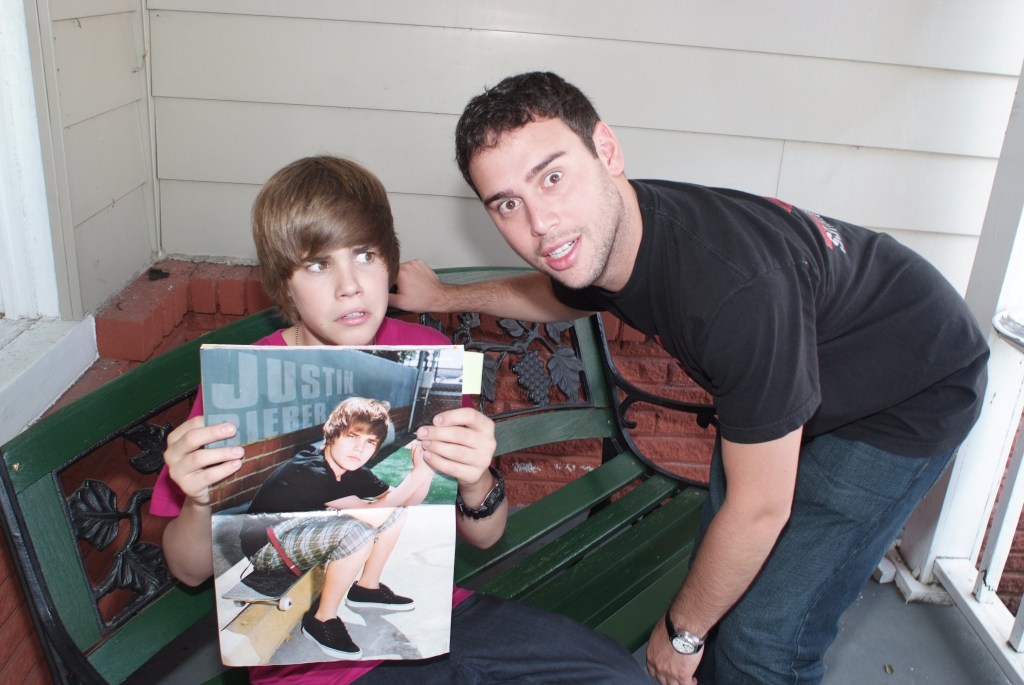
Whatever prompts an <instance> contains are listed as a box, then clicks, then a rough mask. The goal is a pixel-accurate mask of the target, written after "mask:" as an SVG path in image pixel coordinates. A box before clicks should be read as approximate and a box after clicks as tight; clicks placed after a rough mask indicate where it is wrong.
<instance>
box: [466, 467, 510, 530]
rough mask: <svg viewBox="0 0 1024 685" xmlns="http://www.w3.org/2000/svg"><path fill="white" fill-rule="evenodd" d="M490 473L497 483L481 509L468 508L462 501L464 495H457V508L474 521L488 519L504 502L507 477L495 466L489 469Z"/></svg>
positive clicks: (485, 498) (482, 503)
mask: <svg viewBox="0 0 1024 685" xmlns="http://www.w3.org/2000/svg"><path fill="white" fill-rule="evenodd" d="M488 471H490V472H491V474H492V475H493V476H494V477H495V478H496V479H497V482H496V483H495V484H494V487H493V488H491V491H490V492H488V493H487V497H484V501H483V502H481V503H480V506H479V507H476V508H475V509H474V508H473V507H469V506H466V503H465V502H464V501H462V495H461V494H459V493H456V494H455V507H456V508H457V509H458V510H459V513H460V514H462V515H463V516H468V517H469V518H471V519H474V520H479V519H483V518H487V517H488V516H490V515H491V514H493V513H494V512H495V511H497V510H498V505H499V504H501V503H502V502H503V501H504V499H505V477H504V476H503V475H501V471H499V470H498V469H496V468H494V467H493V466H491V467H488Z"/></svg>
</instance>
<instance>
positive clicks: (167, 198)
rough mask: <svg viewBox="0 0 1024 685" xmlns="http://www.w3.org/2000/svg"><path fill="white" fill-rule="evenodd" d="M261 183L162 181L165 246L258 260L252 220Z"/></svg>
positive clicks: (167, 249) (172, 251)
mask: <svg viewBox="0 0 1024 685" xmlns="http://www.w3.org/2000/svg"><path fill="white" fill-rule="evenodd" d="M258 191H259V186H258V185H236V184H232V183H193V182H188V181H160V223H161V226H162V227H163V236H164V239H163V250H164V252H165V253H167V254H169V255H189V256H197V257H201V256H214V257H231V258H235V259H240V260H243V261H247V262H251V263H255V261H256V247H255V246H254V245H253V242H252V230H251V228H250V224H249V216H250V211H251V209H252V202H253V200H255V199H256V193H257V192H258Z"/></svg>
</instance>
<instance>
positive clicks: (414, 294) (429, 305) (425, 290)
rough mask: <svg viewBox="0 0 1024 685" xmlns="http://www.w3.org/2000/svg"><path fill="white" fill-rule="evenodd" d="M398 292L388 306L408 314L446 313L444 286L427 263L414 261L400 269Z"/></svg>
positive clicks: (406, 263)
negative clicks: (443, 304)
mask: <svg viewBox="0 0 1024 685" xmlns="http://www.w3.org/2000/svg"><path fill="white" fill-rule="evenodd" d="M395 285H396V291H395V293H394V294H392V295H390V296H389V297H388V304H389V305H391V306H392V307H397V308H398V309H401V310H404V311H407V312H431V311H444V308H443V306H442V303H443V301H444V288H445V286H444V284H443V283H441V281H440V279H439V278H438V277H437V274H435V273H434V270H433V269H431V268H430V267H429V266H427V264H426V262H424V261H422V260H419V259H413V260H412V261H409V262H405V263H403V264H401V265H400V266H399V267H398V280H397V282H396V284H395Z"/></svg>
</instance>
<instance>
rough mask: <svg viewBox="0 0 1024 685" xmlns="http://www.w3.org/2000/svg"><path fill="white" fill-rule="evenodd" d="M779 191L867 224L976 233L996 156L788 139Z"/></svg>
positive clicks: (799, 201) (804, 204)
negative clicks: (879, 148) (798, 141)
mask: <svg viewBox="0 0 1024 685" xmlns="http://www.w3.org/2000/svg"><path fill="white" fill-rule="evenodd" d="M781 168H782V172H781V180H780V183H779V190H778V196H779V197H780V198H782V199H784V200H786V201H787V202H791V203H793V204H796V205H800V206H802V207H806V208H808V209H813V210H815V211H817V212H819V213H821V214H826V215H829V216H832V217H835V218H837V219H843V220H846V221H850V222H852V223H859V224H863V225H865V226H877V227H884V228H887V229H888V228H897V229H908V230H913V229H919V230H926V231H933V232H938V233H952V234H960V235H970V236H974V237H977V236H978V235H979V234H980V233H981V223H982V221H983V220H984V218H985V209H986V207H987V205H988V196H989V191H990V190H991V187H992V178H993V176H994V175H995V169H996V161H995V160H991V159H983V158H977V157H956V156H952V155H933V154H926V153H911V152H903V151H893V150H877V149H868V148H853V147H845V146H836V145H811V144H806V143H787V144H786V151H785V153H784V154H783V161H782V167H781Z"/></svg>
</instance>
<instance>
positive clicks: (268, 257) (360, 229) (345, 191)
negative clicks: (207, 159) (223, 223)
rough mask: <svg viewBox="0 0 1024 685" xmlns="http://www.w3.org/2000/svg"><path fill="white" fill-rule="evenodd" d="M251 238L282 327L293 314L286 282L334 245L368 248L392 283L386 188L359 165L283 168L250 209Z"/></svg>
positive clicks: (323, 160)
mask: <svg viewBox="0 0 1024 685" xmlns="http://www.w3.org/2000/svg"><path fill="white" fill-rule="evenodd" d="M252 237H253V241H254V242H255V243H256V254H257V256H258V257H259V261H260V272H261V278H262V280H263V289H264V290H265V291H266V293H267V295H268V296H269V297H270V299H271V301H273V302H274V304H276V305H277V306H278V307H279V308H280V309H281V314H282V315H283V316H284V317H285V318H286V319H287V320H288V321H297V320H298V312H297V311H296V309H295V305H294V303H293V302H292V301H291V298H290V297H289V296H288V281H289V280H290V279H291V277H292V274H293V273H295V270H296V269H299V268H301V267H302V266H303V265H304V264H305V262H306V260H307V259H308V258H309V257H311V256H315V255H320V254H323V253H325V252H328V251H330V250H335V249H337V248H339V247H352V248H355V247H368V248H372V249H373V250H374V251H375V252H377V253H378V255H379V257H380V258H381V259H383V260H384V263H385V264H386V265H387V268H388V279H389V280H388V282H389V284H391V285H394V283H395V280H396V279H397V277H398V265H399V244H398V236H397V235H395V220H394V218H393V217H392V215H391V205H390V204H389V203H388V196H387V191H385V189H384V184H383V183H381V182H380V179H378V178H377V177H376V176H374V175H373V173H371V172H370V171H369V170H367V169H366V168H364V167H363V166H361V165H359V164H356V163H355V162H352V161H350V160H347V159H342V158H340V157H332V156H329V155H322V156H317V157H305V158H303V159H299V160H296V161H294V162H292V163H291V164H289V165H288V166H286V167H284V168H283V169H281V170H280V171H278V172H277V173H275V174H274V175H273V176H271V177H270V179H269V180H268V181H267V182H266V183H265V184H264V185H263V188H261V189H260V192H259V194H258V195H257V196H256V201H255V202H254V203H253V206H252Z"/></svg>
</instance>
